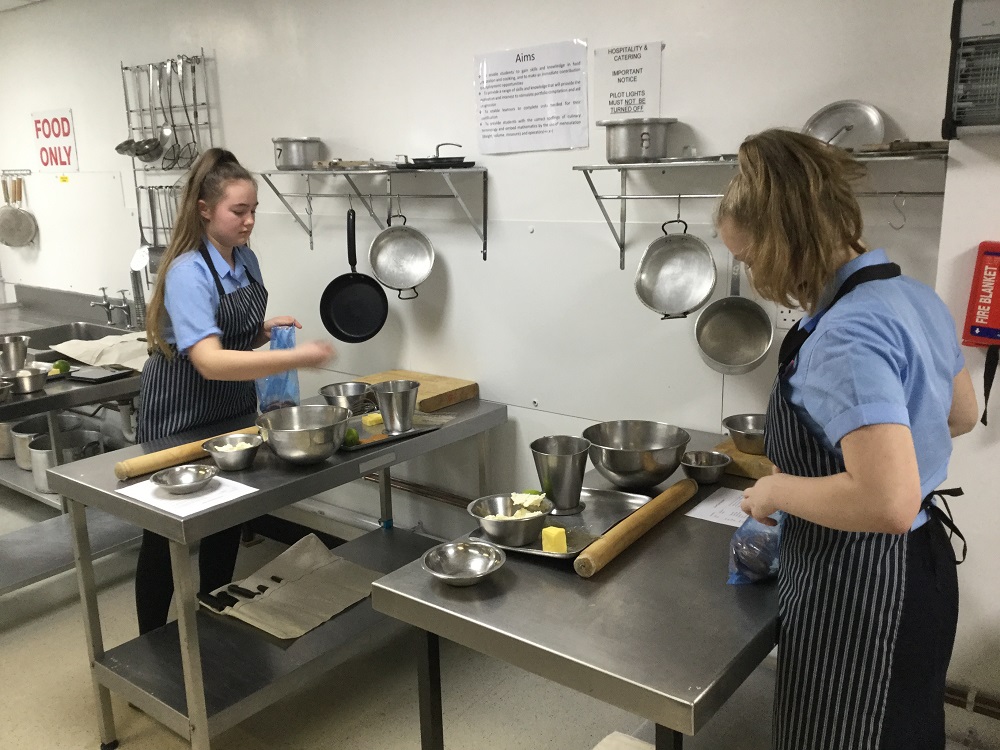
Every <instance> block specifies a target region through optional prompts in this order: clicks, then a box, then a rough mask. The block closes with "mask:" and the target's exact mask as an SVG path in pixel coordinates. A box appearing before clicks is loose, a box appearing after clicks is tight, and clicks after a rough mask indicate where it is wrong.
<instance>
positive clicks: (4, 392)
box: [0, 380, 14, 404]
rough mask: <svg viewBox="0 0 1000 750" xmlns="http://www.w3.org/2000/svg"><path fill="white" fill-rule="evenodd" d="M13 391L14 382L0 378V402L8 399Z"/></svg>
mask: <svg viewBox="0 0 1000 750" xmlns="http://www.w3.org/2000/svg"><path fill="white" fill-rule="evenodd" d="M13 392H14V384H13V383H12V382H10V381H9V380H0V404H2V403H3V402H4V401H10V394H11V393H13Z"/></svg>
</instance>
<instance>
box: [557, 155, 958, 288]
mask: <svg viewBox="0 0 1000 750" xmlns="http://www.w3.org/2000/svg"><path fill="white" fill-rule="evenodd" d="M855 159H856V160H857V161H859V162H863V163H865V164H875V163H894V162H917V161H931V162H941V163H944V162H946V161H947V159H948V151H947V149H928V150H923V151H909V152H891V151H885V152H876V153H871V154H858V155H856V156H855ZM678 167H702V168H706V167H707V168H711V169H720V170H721V169H725V170H729V171H734V170H735V169H736V167H737V161H736V155H735V154H723V155H721V156H702V157H693V158H678V159H667V160H664V161H659V162H648V163H642V164H595V165H586V166H578V167H573V171H574V172H582V173H583V176H584V178H586V180H587V185H588V186H589V187H590V192H591V193H592V194H593V196H594V200H596V201H597V207H598V208H600V209H601V213H602V214H603V215H604V221H605V222H606V223H607V225H608V229H610V230H611V234H612V236H613V237H614V238H615V244H617V245H618V253H619V261H618V267H619V268H620V269H621V270H625V245H626V242H625V226H626V219H627V210H626V206H627V205H628V202H629V201H648V200H673V201H678V202H679V201H681V200H684V199H691V198H698V199H715V200H718V199H719V198H721V197H722V194H721V193H717V192H712V193H710V192H695V193H684V192H680V191H678V192H669V193H663V192H660V193H656V194H653V193H633V194H629V192H628V175H629V174H630V173H633V172H635V173H642V172H655V171H659V172H661V173H662V174H664V175H665V174H667V172H668V171H673V170H674V169H676V168H678ZM610 171H617V172H618V173H619V191H618V192H617V193H601V192H599V191H598V190H597V187H596V185H595V184H594V178H593V173H594V172H610ZM856 195H857V196H858V197H876V196H878V197H885V196H894V197H899V198H907V197H940V196H942V195H944V180H943V176H942V180H941V184H940V186H938V185H934V186H933V189H929V190H911V189H905V190H904V189H901V190H873V191H858V192H857V193H856ZM605 201H618V227H617V228H616V227H615V222H614V221H613V220H612V218H611V215H610V214H609V213H608V209H607V207H606V206H605V205H604V202H605Z"/></svg>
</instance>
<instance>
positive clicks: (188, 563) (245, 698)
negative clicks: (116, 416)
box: [49, 400, 507, 750]
mask: <svg viewBox="0 0 1000 750" xmlns="http://www.w3.org/2000/svg"><path fill="white" fill-rule="evenodd" d="M439 413H441V414H454V415H455V418H454V419H453V420H452V421H450V422H449V423H447V424H446V425H443V426H442V427H441V428H439V429H437V430H434V431H432V432H426V433H423V434H420V435H416V436H414V437H411V438H408V439H406V440H400V441H397V442H394V443H390V444H387V445H385V446H383V447H378V446H373V447H372V448H371V449H370V450H365V451H357V452H351V453H347V452H344V451H340V452H338V453H336V454H334V456H333V457H332V458H330V459H329V460H327V461H325V462H323V463H320V464H314V465H312V466H294V465H292V464H288V463H286V462H284V461H282V460H280V459H279V458H277V457H276V456H274V455H273V454H272V453H271V452H270V451H269V450H268V449H266V448H264V449H262V450H261V451H260V452H259V453H258V454H257V458H256V461H255V462H254V466H253V467H252V469H250V470H249V471H246V472H227V474H226V476H227V477H229V478H231V479H233V480H235V481H237V482H242V483H245V484H249V485H251V486H253V487H255V488H257V491H256V492H254V493H251V494H249V495H246V496H244V497H241V498H239V499H237V500H233V501H230V502H229V503H226V504H223V505H218V506H215V507H213V508H210V509H208V510H205V511H203V512H201V513H198V514H196V515H192V516H187V517H183V518H182V517H177V516H174V515H172V514H170V513H167V512H165V511H162V510H159V509H157V508H154V507H152V506H149V505H146V504H144V503H142V502H139V501H136V500H133V499H131V498H129V497H127V496H125V495H121V494H118V493H117V492H116V490H118V489H120V488H122V487H124V486H126V485H127V484H131V483H135V482H139V481H143V480H145V479H146V478H147V477H138V478H136V479H134V480H130V481H129V482H119V481H117V479H116V478H115V475H114V471H113V467H114V464H115V463H116V462H118V461H121V460H123V459H126V458H130V457H134V456H138V455H142V454H144V453H149V452H153V451H155V450H159V449H161V448H165V447H169V446H170V445H177V444H181V443H184V442H188V441H190V440H194V439H198V438H201V437H209V436H211V435H214V434H218V433H219V432H222V431H226V430H227V429H229V430H231V429H238V428H240V427H245V426H247V425H246V424H243V425H241V424H238V423H230V424H223V425H217V426H216V428H214V429H213V428H208V429H205V430H201V431H198V432H192V433H188V434H186V435H178V436H176V438H174V439H171V440H161V441H156V442H152V443H147V444H144V445H141V446H133V447H129V448H123V449H122V450H119V451H115V452H114V453H108V454H104V455H101V456H94V457H93V458H86V459H83V460H81V461H75V462H73V463H72V464H67V465H65V466H61V467H57V468H54V469H51V470H50V471H49V482H50V484H51V486H52V487H53V488H55V489H56V490H57V491H59V492H60V493H62V494H63V495H64V496H65V497H66V498H67V501H68V504H69V509H70V514H71V517H72V522H73V532H74V535H73V538H74V543H75V550H76V567H77V573H78V576H79V579H80V591H81V598H82V601H83V608H84V620H85V625H86V634H87V646H88V650H89V656H90V663H91V675H92V678H93V683H94V690H95V695H96V698H97V704H98V707H99V716H98V721H99V727H100V734H101V742H102V748H105V749H107V750H110V748H113V747H116V746H117V743H118V741H117V739H116V738H115V727H114V717H113V715H112V712H111V700H110V693H109V690H114V691H115V692H117V693H119V694H121V695H122V696H123V697H125V698H126V699H127V700H128V701H130V702H131V703H133V704H134V705H136V706H138V707H139V708H141V709H142V710H143V711H145V712H146V713H147V714H149V715H150V716H152V717H154V718H155V719H157V720H159V721H160V722H161V723H163V724H165V725H166V726H168V727H169V728H170V729H172V730H173V731H175V732H177V733H178V734H180V735H181V736H184V737H187V738H189V739H190V741H191V745H192V747H193V748H196V750H206V749H207V748H209V747H210V738H211V737H212V736H214V735H216V734H218V733H219V732H222V731H224V730H226V729H228V728H229V727H231V726H233V725H235V724H237V723H238V722H240V721H242V720H243V719H245V718H246V717H248V716H250V715H252V714H254V713H255V712H257V711H259V710H260V709H262V708H264V707H265V706H268V705H270V704H271V703H274V702H275V701H277V700H279V699H280V698H282V697H284V696H285V695H287V694H289V693H290V692H292V691H293V690H296V689H298V688H300V687H301V686H302V685H303V684H305V683H306V682H307V681H308V680H310V679H312V678H314V677H316V676H318V675H320V674H322V673H323V672H325V671H327V670H329V669H330V668H331V667H332V666H334V665H335V664H338V663H340V662H341V661H343V660H344V659H345V658H346V657H347V656H349V655H350V654H351V653H354V652H355V651H357V650H358V649H359V648H362V647H363V646H364V645H365V640H366V638H371V633H372V629H373V627H374V626H375V625H377V624H378V623H380V622H381V623H383V624H385V623H387V622H389V620H388V619H387V618H385V617H384V616H382V615H379V614H378V613H376V612H374V610H372V608H371V604H370V602H369V601H368V600H365V601H362V602H361V603H359V604H357V605H355V606H354V607H351V608H349V609H348V610H346V611H345V612H343V613H341V614H340V615H337V616H335V617H334V618H333V619H331V620H329V621H328V622H326V623H325V624H323V625H321V626H319V627H318V628H316V629H314V630H312V631H310V632H309V633H307V634H306V635H304V636H302V637H301V638H298V639H296V640H295V641H294V642H292V643H291V644H289V643H287V642H284V641H279V640H277V639H274V638H272V637H271V636H269V635H267V634H266V633H262V632H260V631H257V630H256V629H254V628H251V627H250V626H248V625H245V624H244V623H242V622H239V621H237V620H235V619H234V618H229V617H225V616H220V615H215V614H212V613H206V612H204V611H199V610H198V605H197V601H196V598H195V595H196V592H197V586H196V582H195V577H194V571H193V563H194V561H195V555H196V554H197V550H198V543H199V540H201V539H202V538H204V537H205V536H207V535H209V534H212V533H214V532H216V531H220V530H222V529H225V528H229V527H231V526H234V525H236V524H239V523H242V522H244V521H248V520H250V519H252V518H256V517H258V516H261V515H264V514H265V513H268V512H270V511H272V510H276V509H278V508H281V507H283V506H286V505H289V504H291V503H294V502H297V501H299V500H301V499H303V498H305V497H308V496H310V495H313V494H315V493H317V492H322V491H325V490H329V489H332V488H334V487H337V486H339V485H341V484H344V483H346V482H349V481H352V480H354V479H358V478H359V477H361V476H363V475H365V474H368V473H371V472H373V471H378V472H379V475H380V496H381V501H382V518H383V526H384V528H383V529H381V530H378V531H373V532H370V533H369V534H366V535H364V536H362V537H360V538H358V539H355V540H353V541H351V542H348V543H346V544H344V545H341V546H339V547H338V548H337V553H338V554H339V555H341V556H343V557H345V558H347V559H349V560H352V561H354V562H357V563H359V564H361V565H365V566H367V567H370V568H374V569H377V570H381V571H384V572H389V571H391V570H394V569H396V568H398V567H400V566H402V565H404V564H406V563H407V562H410V561H411V560H414V559H416V558H418V557H420V555H421V554H422V553H423V552H424V551H425V550H426V549H428V548H430V547H431V546H433V545H434V544H436V542H435V541H434V540H432V539H429V538H426V537H422V536H418V535H416V534H412V533H410V532H406V531H402V530H398V529H392V523H391V520H392V507H391V496H390V494H389V493H390V477H389V467H390V466H392V465H395V464H399V463H402V462H404V461H408V460H410V459H412V458H416V457H418V456H422V455H424V454H426V453H429V452H430V451H433V450H435V449H437V448H440V447H443V446H445V445H450V444H453V443H456V442H458V441H460V440H464V439H466V438H469V437H474V436H478V437H479V463H480V467H479V478H480V485H481V487H482V485H483V484H485V477H486V465H485V464H486V458H487V451H486V441H485V433H486V431H487V430H489V429H491V428H493V427H496V426H498V425H500V424H503V423H504V422H505V421H506V419H507V407H506V405H504V404H497V403H493V402H490V401H482V400H474V401H467V402H464V403H460V404H456V405H455V406H452V407H449V408H448V409H445V410H442V411H441V412H439ZM206 460H207V459H206ZM484 494H485V488H484ZM84 506H90V507H91V508H98V509H100V510H103V511H106V512H108V513H111V514H113V515H115V516H118V517H120V518H124V519H126V520H129V521H131V522H132V523H135V524H136V525H138V526H141V527H142V528H145V529H150V530H152V531H155V532H156V533H158V534H161V535H162V536H165V537H167V538H168V539H169V540H170V557H171V567H172V571H173V577H174V586H175V592H176V596H175V605H176V608H177V614H178V621H177V622H176V623H169V624H168V625H166V626H165V627H163V628H159V629H157V630H155V631H153V632H152V633H147V634H146V635H143V636H140V637H138V638H136V639H134V640H131V641H128V642H127V643H124V644H122V645H120V646H117V647H115V648H112V649H109V650H107V651H105V648H104V644H103V635H102V632H101V623H100V613H99V611H98V605H97V595H96V591H95V587H94V571H93V566H92V563H91V556H90V549H89V536H88V532H87V522H86V518H85V514H84V512H83V509H84Z"/></svg>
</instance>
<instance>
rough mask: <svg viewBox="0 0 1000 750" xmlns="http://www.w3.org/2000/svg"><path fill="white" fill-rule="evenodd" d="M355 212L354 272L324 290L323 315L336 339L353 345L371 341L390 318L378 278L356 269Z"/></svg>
mask: <svg viewBox="0 0 1000 750" xmlns="http://www.w3.org/2000/svg"><path fill="white" fill-rule="evenodd" d="M354 218H355V217H354V209H353V208H352V209H350V210H348V212H347V262H348V263H349V264H350V266H351V272H350V273H345V274H341V275H340V276H338V277H337V278H335V279H334V280H333V281H331V282H330V283H329V284H327V285H326V289H324V290H323V296H322V297H321V298H320V301H319V315H320V318H321V319H322V320H323V325H324V326H325V327H326V330H328V331H329V332H330V334H331V335H332V336H334V337H335V338H337V339H340V340H341V341H346V342H347V343H349V344H357V343H360V342H362V341H367V340H368V339H370V338H372V336H374V335H375V334H376V333H378V332H379V331H381V330H382V326H383V325H385V320H386V318H388V317H389V300H388V298H387V297H386V296H385V291H384V290H383V289H382V287H381V286H380V285H379V283H378V282H377V281H375V279H373V278H372V277H371V276H367V275H365V274H363V273H358V272H357V271H356V270H355V269H356V267H357V265H358V251H357V246H356V244H355V240H354Z"/></svg>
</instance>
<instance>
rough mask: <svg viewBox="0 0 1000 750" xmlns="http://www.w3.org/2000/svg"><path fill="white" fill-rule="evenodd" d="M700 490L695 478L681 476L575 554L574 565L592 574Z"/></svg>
mask: <svg viewBox="0 0 1000 750" xmlns="http://www.w3.org/2000/svg"><path fill="white" fill-rule="evenodd" d="M697 491H698V483H697V482H695V481H694V480H693V479H682V480H681V481H679V482H675V483H674V484H672V485H670V487H668V488H667V489H666V490H664V491H663V492H661V493H660V494H659V495H657V496H656V497H654V498H653V499H652V500H650V501H649V502H648V503H646V504H645V505H643V506H642V507H641V508H639V510H637V511H636V512H635V513H633V514H632V515H630V516H629V517H628V518H626V519H625V520H623V521H622V522H621V523H619V524H618V525H617V526H614V527H612V528H611V529H609V530H608V531H607V532H605V533H604V535H603V536H601V538H600V539H598V540H597V541H595V542H593V543H591V544H589V545H588V546H587V549H585V550H584V551H583V552H581V553H580V554H579V555H577V556H576V559H575V560H574V561H573V569H574V570H575V571H576V572H577V573H578V574H579V575H581V576H583V577H584V578H590V577H591V576H592V575H594V573H596V572H597V571H599V570H600V569H601V568H603V567H604V566H605V565H607V564H608V563H609V562H611V561H612V560H614V559H615V558H616V557H618V555H620V554H621V553H622V552H624V551H625V548H626V547H628V546H629V545H630V544H632V542H634V541H635V540H636V539H638V538H639V537H641V536H642V535H643V534H645V533H646V532H647V531H649V530H650V529H651V528H653V527H654V526H656V524H658V523H659V522H660V521H662V520H663V519H664V518H666V517H667V516H669V515H670V514H671V513H673V512H674V511H675V510H677V509H678V508H679V507H681V506H682V505H684V503H686V502H687V501H688V500H690V499H691V498H692V497H694V493H695V492H697Z"/></svg>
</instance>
